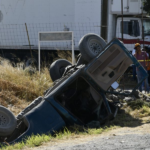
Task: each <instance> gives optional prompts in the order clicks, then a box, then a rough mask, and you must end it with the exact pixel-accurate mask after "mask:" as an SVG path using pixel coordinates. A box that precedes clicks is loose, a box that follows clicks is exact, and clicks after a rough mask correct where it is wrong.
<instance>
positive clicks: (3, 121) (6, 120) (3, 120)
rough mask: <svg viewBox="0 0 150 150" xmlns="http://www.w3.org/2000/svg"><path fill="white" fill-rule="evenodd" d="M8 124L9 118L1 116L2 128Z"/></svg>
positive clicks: (0, 124)
mask: <svg viewBox="0 0 150 150" xmlns="http://www.w3.org/2000/svg"><path fill="white" fill-rule="evenodd" d="M7 124H8V118H7V117H6V116H5V115H3V114H0V126H1V127H4V126H6V125H7Z"/></svg>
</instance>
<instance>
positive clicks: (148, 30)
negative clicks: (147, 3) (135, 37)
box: [143, 20, 150, 35]
mask: <svg viewBox="0 0 150 150" xmlns="http://www.w3.org/2000/svg"><path fill="white" fill-rule="evenodd" d="M143 25H144V34H145V35H147V34H149V35H150V20H143Z"/></svg>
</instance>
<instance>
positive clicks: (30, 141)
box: [0, 126, 117, 150]
mask: <svg viewBox="0 0 150 150" xmlns="http://www.w3.org/2000/svg"><path fill="white" fill-rule="evenodd" d="M81 128H82V131H80V130H81ZM115 128H117V127H116V126H105V127H102V128H98V129H88V128H83V127H80V126H74V127H70V129H68V128H65V129H64V130H63V131H60V132H55V134H54V136H52V135H44V134H43V135H32V136H31V137H28V138H27V140H26V141H25V142H20V143H17V144H15V145H10V146H9V145H8V146H3V147H2V148H0V150H21V149H23V148H25V149H27V148H31V147H37V146H40V145H42V144H44V143H46V142H53V141H58V140H66V139H70V138H71V139H72V138H76V137H77V136H78V137H81V136H87V135H97V134H102V133H103V132H107V131H110V130H112V129H115Z"/></svg>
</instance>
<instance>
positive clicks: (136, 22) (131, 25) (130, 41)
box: [116, 17, 150, 51]
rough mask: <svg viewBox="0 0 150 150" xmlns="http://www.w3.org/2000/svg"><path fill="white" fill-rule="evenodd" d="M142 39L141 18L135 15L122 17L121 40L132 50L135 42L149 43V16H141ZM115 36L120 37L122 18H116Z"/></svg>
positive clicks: (147, 44) (146, 44)
mask: <svg viewBox="0 0 150 150" xmlns="http://www.w3.org/2000/svg"><path fill="white" fill-rule="evenodd" d="M143 26H144V40H143V36H142V35H143V33H142V19H141V18H138V17H137V18H136V17H124V18H123V42H124V44H125V45H126V47H127V48H128V49H129V50H130V51H132V49H133V48H134V44H135V43H140V44H141V45H145V46H149V45H150V18H143ZM116 37H117V38H118V39H121V38H122V18H121V17H118V18H117V25H116Z"/></svg>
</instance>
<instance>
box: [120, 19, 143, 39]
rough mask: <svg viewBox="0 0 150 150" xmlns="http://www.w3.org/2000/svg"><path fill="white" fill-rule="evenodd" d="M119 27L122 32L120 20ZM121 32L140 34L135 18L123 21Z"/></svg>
mask: <svg viewBox="0 0 150 150" xmlns="http://www.w3.org/2000/svg"><path fill="white" fill-rule="evenodd" d="M120 29H121V31H120V32H121V33H122V21H121V22H120ZM123 34H128V35H130V36H134V37H137V36H140V27H139V22H138V21H137V20H130V21H123Z"/></svg>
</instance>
